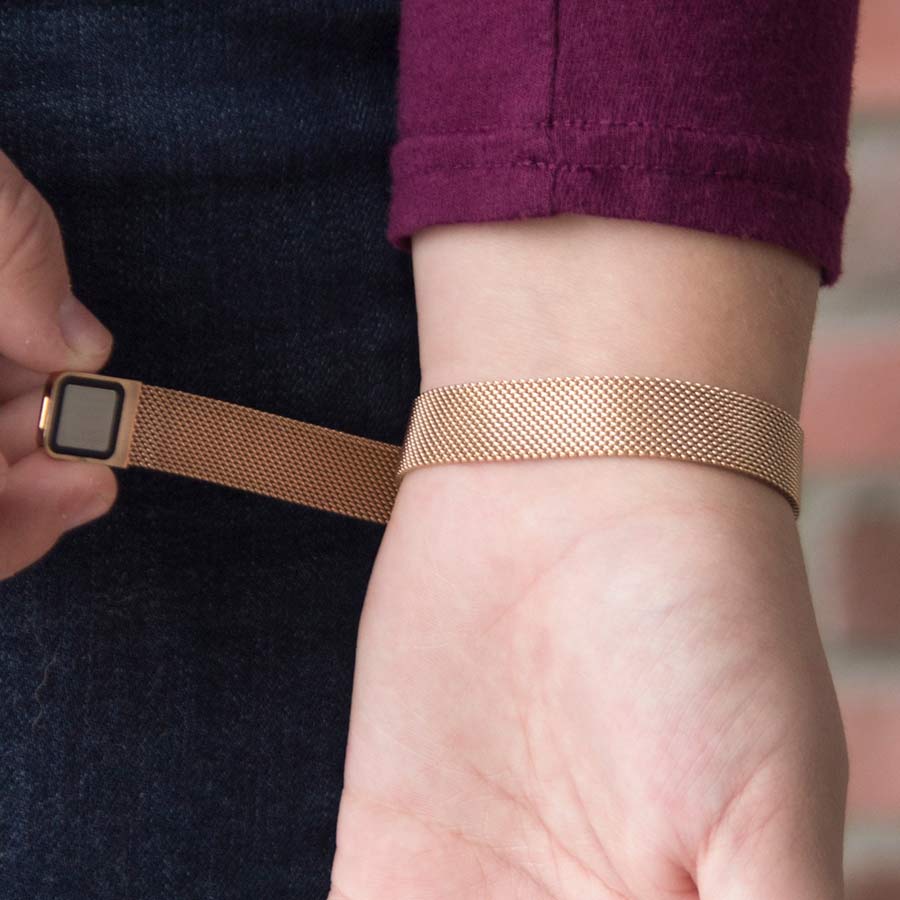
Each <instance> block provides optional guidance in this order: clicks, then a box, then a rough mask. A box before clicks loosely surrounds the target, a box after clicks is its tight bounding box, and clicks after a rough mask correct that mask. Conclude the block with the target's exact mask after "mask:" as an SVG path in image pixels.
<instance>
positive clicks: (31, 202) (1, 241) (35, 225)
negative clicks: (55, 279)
mask: <svg viewBox="0 0 900 900" xmlns="http://www.w3.org/2000/svg"><path fill="white" fill-rule="evenodd" d="M58 241H59V228H58V226H57V224H56V218H55V217H54V215H53V212H52V210H51V209H50V206H49V204H48V203H47V201H46V200H44V198H43V197H42V196H41V194H40V191H38V190H37V188H36V187H34V185H33V184H31V182H29V181H28V180H27V179H26V178H24V177H23V176H22V175H21V173H19V172H18V170H16V169H4V170H2V171H0V276H6V277H9V276H11V275H15V276H21V275H26V274H28V273H29V272H31V271H33V270H34V269H37V268H40V267H41V266H43V265H44V264H45V263H46V262H47V261H48V260H49V259H51V258H52V256H53V254H54V253H55V249H56V245H57V242H58Z"/></svg>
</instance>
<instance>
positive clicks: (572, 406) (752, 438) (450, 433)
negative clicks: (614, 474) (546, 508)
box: [400, 376, 803, 516]
mask: <svg viewBox="0 0 900 900" xmlns="http://www.w3.org/2000/svg"><path fill="white" fill-rule="evenodd" d="M802 453H803V432H802V430H801V428H800V425H799V423H798V422H797V420H796V419H794V418H793V417H792V416H790V415H789V414H788V413H786V412H785V411H784V410H782V409H779V408H778V407H777V406H773V405H771V404H769V403H766V402H764V401H762V400H758V399H757V398H755V397H750V396H747V395H746V394H740V393H737V392H735V391H729V390H726V389H724V388H719V387H712V386H710V385H705V384H696V383H694V382H685V381H677V380H674V379H668V378H641V377H607V376H585V377H561V378H546V379H520V380H509V381H486V382H478V383H473V384H458V385H448V386H446V387H438V388H433V389H431V390H429V391H425V392H424V393H423V394H420V395H419V396H418V397H417V398H416V401H415V403H414V405H413V410H412V416H411V418H410V421H409V427H408V430H407V434H406V438H405V441H404V445H403V455H402V457H401V460H400V475H401V476H402V475H404V474H405V473H406V472H408V471H410V470H411V469H413V468H416V467H417V466H425V465H434V464H437V463H453V462H472V461H476V460H482V461H484V460H495V461H499V460H509V459H551V458H557V457H573V456H652V457H661V458H665V459H675V460H689V461H692V462H698V463H706V464H708V465H713V466H720V467H723V468H726V469H732V470H734V471H737V472H742V473H744V474H746V475H751V476H753V477H755V478H758V479H760V480H761V481H764V482H766V483H767V484H769V485H771V486H772V487H774V488H776V489H777V490H779V491H780V492H781V493H782V494H784V496H785V497H786V498H787V499H788V501H789V502H790V504H791V506H792V507H793V510H794V515H795V516H797V515H799V512H800V470H801V459H802Z"/></svg>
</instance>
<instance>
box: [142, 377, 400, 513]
mask: <svg viewBox="0 0 900 900" xmlns="http://www.w3.org/2000/svg"><path fill="white" fill-rule="evenodd" d="M400 449H401V448H400V447H397V446H394V445H393V444H384V443H381V442H380V441H373V440H369V439H367V438H362V437H357V436H356V435H352V434H345V433H343V432H340V431H334V430H333V429H330V428H323V427H321V426H319V425H310V424H309V423H307V422H298V421H295V420H293V419H286V418H284V417H282V416H276V415H273V414H272V413H265V412H259V411H258V410H255V409H249V408H247V407H244V406H237V405H236V404H234V403H226V402H224V401H221V400H210V399H209V398H207V397H198V396H196V395H194V394H186V393H184V392H182V391H174V390H169V389H168V388H159V387H152V386H151V385H146V384H145V385H143V386H142V387H141V393H140V399H139V401H138V407H137V415H136V418H135V424H134V431H133V435H132V440H131V450H130V454H129V457H128V464H129V465H132V466H141V467H143V468H147V469H156V470H158V471H162V472H171V473H172V474H175V475H187V476H188V477H190V478H199V479H202V480H203V481H211V482H214V483H215V484H222V485H227V486H229V487H234V488H240V489H241V490H244V491H252V492H253V493H256V494H266V495H267V496H270V497H278V498H280V499H282V500H288V501H290V502H292V503H300V504H303V505H305V506H312V507H315V508H316V509H325V510H330V511H331V512H336V513H341V514H343V515H345V516H352V517H354V518H357V519H365V520H367V521H371V522H379V523H384V522H387V520H388V517H389V516H390V512H391V507H392V506H393V503H394V496H395V494H396V492H397V484H398V479H397V467H398V463H399V460H400Z"/></svg>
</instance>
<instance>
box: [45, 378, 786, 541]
mask: <svg viewBox="0 0 900 900" xmlns="http://www.w3.org/2000/svg"><path fill="white" fill-rule="evenodd" d="M69 388H70V389H71V391H70V393H71V394H72V397H71V398H69V399H66V398H67V396H68V395H67V389H69ZM79 391H80V392H81V394H80V395H78V393H77V392H79ZM92 392H93V393H92ZM114 392H115V393H116V394H121V396H122V398H123V399H122V401H121V402H120V403H119V404H118V405H116V403H117V401H116V400H115V398H114V397H113V393H114ZM79 396H80V399H79ZM98 397H102V398H105V399H102V400H98V399H97V398H98ZM67 409H68V412H66V410H67ZM113 410H114V413H113V412H112V411H113ZM98 421H99V422H100V423H101V425H100V426H97V422H98ZM92 428H93V430H92ZM39 429H40V431H41V436H42V442H43V444H44V446H45V448H46V449H47V452H48V453H50V454H51V455H53V456H58V457H61V458H90V457H96V458H95V459H94V461H95V462H105V463H106V464H107V465H114V466H139V467H143V468H147V469H154V470H157V471H161V472H170V473H172V474H175V475H184V476H188V477H190V478H197V479H201V480H203V481H210V482H213V483H215V484H221V485H227V486H229V487H234V488H238V489H241V490H245V491H251V492H253V493H257V494H264V495H266V496H270V497H276V498H279V499H282V500H287V501H289V502H291V503H298V504H302V505H305V506H311V507H314V508H316V509H323V510H330V511H332V512H336V513H340V514H342V515H346V516H351V517H353V518H358V519H364V520H367V521H371V522H378V523H382V524H383V523H386V522H387V521H388V519H389V517H390V513H391V508H392V507H393V504H394V499H395V496H396V493H397V488H398V486H399V483H400V480H401V479H402V478H403V476H404V475H405V474H406V473H408V472H409V471H411V470H412V469H415V468H417V467H419V466H428V465H437V464H442V463H463V462H491V461H501V460H515V459H554V458H564V457H583V456H647V457H659V458H664V459H673V460H688V461H692V462H698V463H705V464H708V465H712V466H719V467H722V468H726V469H731V470H733V471H736V472H741V473H744V474H746V475H750V476H753V477H754V478H757V479H759V480H761V481H763V482H765V483H766V484H768V485H770V486H772V487H774V488H775V489H776V490H778V491H780V492H781V493H782V494H783V495H784V496H785V497H786V498H787V499H788V501H789V502H790V504H791V506H792V508H793V511H794V515H795V516H797V515H799V511H800V469H801V458H802V448H803V432H802V431H801V429H800V425H799V423H798V422H797V421H796V419H794V418H793V417H792V416H790V415H789V414H788V413H787V412H785V411H784V410H782V409H779V408H778V407H777V406H773V405H772V404H769V403H766V402H764V401H762V400H759V399H756V398H755V397H750V396H747V395H746V394H740V393H737V392H735V391H730V390H726V389H724V388H719V387H711V386H710V385H705V384H696V383H693V382H686V381H676V380H673V379H668V378H643V377H613V376H578V377H560V378H545V379H520V380H504V381H483V382H476V383H470V384H456V385H448V386H445V387H438V388H432V389H431V390H428V391H425V392H424V393H422V394H420V395H419V396H418V397H417V398H416V400H415V402H414V404H413V408H412V414H411V416H410V419H409V423H408V426H407V430H406V436H405V438H404V442H403V446H402V447H399V446H396V445H394V444H387V443H382V442H381V441H375V440H371V439H368V438H363V437H358V436H356V435H353V434H346V433H344V432H341V431H336V430H334V429H331V428H324V427H322V426H319V425H312V424H310V423H307V422H299V421H296V420H294V419H288V418H285V417H284V416H278V415H275V414H272V413H266V412H260V411H259V410H256V409H250V408H248V407H245V406H238V405H237V404H234V403H227V402H225V401H222V400H212V399H209V398H207V397H200V396H197V395H195V394H187V393H184V392H183V391H177V390H171V389H168V388H160V387H153V386H151V385H146V384H141V383H140V382H137V381H131V380H128V379H117V378H111V377H109V376H101V375H92V374H89V373H62V374H60V375H59V376H57V378H56V380H55V382H54V383H53V384H51V385H50V386H48V391H47V393H46V395H45V398H44V403H43V405H42V408H41V416H40V423H39ZM107 440H108V441H111V443H110V449H108V450H107V449H106V442H107ZM73 442H74V443H73Z"/></svg>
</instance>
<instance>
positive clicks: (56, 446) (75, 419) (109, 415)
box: [49, 376, 125, 459]
mask: <svg viewBox="0 0 900 900" xmlns="http://www.w3.org/2000/svg"><path fill="white" fill-rule="evenodd" d="M124 399H125V391H124V390H123V388H122V386H121V385H119V384H115V383H114V382H109V381H100V380H97V381H94V380H92V379H90V378H81V377H75V376H70V377H68V378H66V379H65V380H64V381H63V382H62V384H61V385H60V386H59V393H58V394H57V401H56V410H57V412H56V415H55V417H54V419H55V421H54V422H53V428H52V431H51V434H50V441H49V443H50V449H51V450H53V451H55V452H56V453H68V454H72V455H74V456H90V457H93V458H95V459H108V458H109V457H110V456H112V454H113V451H114V450H115V449H116V438H117V436H118V431H119V419H120V418H121V415H122V403H123V401H124Z"/></svg>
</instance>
